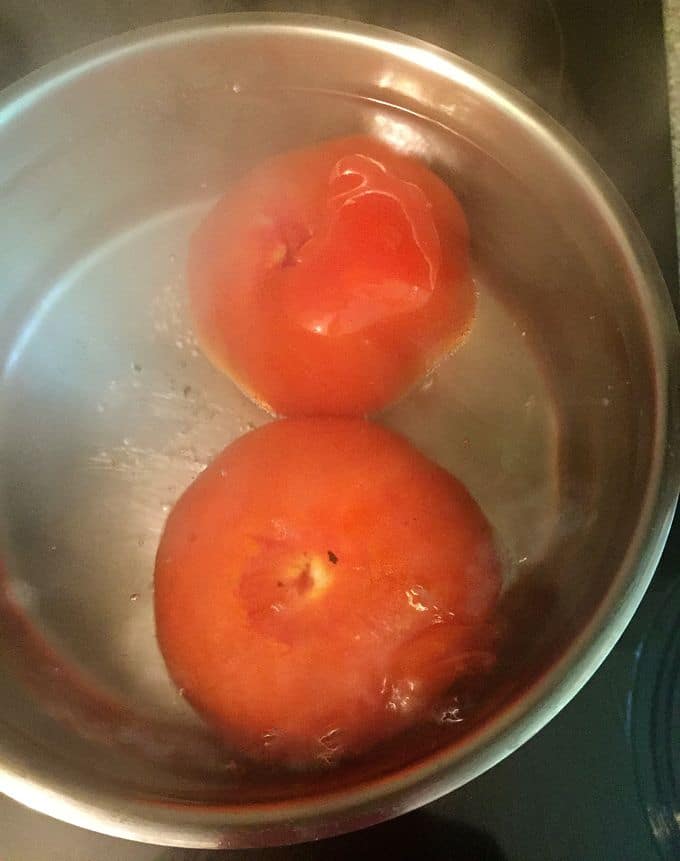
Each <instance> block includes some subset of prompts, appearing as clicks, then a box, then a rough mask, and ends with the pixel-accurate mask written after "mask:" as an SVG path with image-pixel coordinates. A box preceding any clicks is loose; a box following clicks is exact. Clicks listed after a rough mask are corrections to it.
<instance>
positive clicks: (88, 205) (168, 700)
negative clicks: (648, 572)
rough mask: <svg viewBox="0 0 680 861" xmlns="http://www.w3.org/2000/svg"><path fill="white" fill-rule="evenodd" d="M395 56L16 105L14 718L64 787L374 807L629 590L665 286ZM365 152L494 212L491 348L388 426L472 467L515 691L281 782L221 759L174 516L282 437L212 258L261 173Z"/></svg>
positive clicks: (9, 293) (103, 65) (266, 27)
mask: <svg viewBox="0 0 680 861" xmlns="http://www.w3.org/2000/svg"><path fill="white" fill-rule="evenodd" d="M383 39H384V37H383V36H380V37H377V36H372V37H370V38H369V37H367V36H366V37H355V36H352V35H347V34H345V35H342V34H341V33H340V32H339V31H334V30H333V29H328V28H323V27H321V26H319V25H308V26H288V27H285V26H283V25H281V24H261V25H259V26H253V25H250V26H246V25H244V24H243V25H234V26H231V27H228V26H225V25H224V24H223V23H220V24H218V23H215V24H214V25H212V26H205V25H203V26H195V27H194V26H186V27H184V28H175V29H174V30H173V29H170V30H167V31H164V33H163V34H161V35H156V36H150V37H148V38H146V39H143V38H140V39H138V40H137V41H131V42H130V43H129V45H128V47H127V48H122V47H115V46H114V47H113V48H111V49H110V50H109V51H108V52H107V51H104V52H103V53H101V54H98V55H95V54H91V55H89V57H86V58H85V59H82V60H80V61H78V63H77V64H76V65H75V66H74V67H73V68H72V69H71V70H70V71H62V72H61V73H60V74H55V75H54V76H53V77H52V79H51V81H50V82H49V83H47V82H45V79H43V80H42V83H40V84H37V85H36V89H34V90H32V91H30V92H29V93H28V94H26V93H24V94H23V95H21V97H17V98H16V99H15V100H14V101H11V102H9V103H8V104H7V105H6V106H5V108H3V109H2V110H3V111H4V114H5V116H4V119H5V120H6V121H5V124H4V128H3V130H2V131H1V132H0V164H1V165H2V168H1V174H0V197H1V199H2V202H3V209H4V211H5V212H9V213H11V218H7V219H6V220H5V223H4V225H3V231H2V237H1V238H0V242H1V243H2V258H3V261H4V266H3V268H4V280H3V286H2V290H1V291H0V365H1V367H2V377H1V388H0V399H1V408H0V506H1V513H2V518H1V522H2V559H3V568H4V571H3V574H2V599H1V600H2V611H3V612H2V617H3V618H2V638H3V655H2V661H3V670H2V673H3V684H2V686H1V687H0V723H1V724H2V725H3V726H4V728H5V730H6V737H10V736H11V737H12V738H16V739H19V738H20V739H21V745H22V747H21V750H22V751H24V753H22V754H21V755H22V756H25V757H28V756H29V753H28V751H30V755H31V757H33V759H34V760H35V761H36V762H38V761H39V762H41V763H42V765H41V768H42V769H43V770H44V771H45V772H47V771H50V770H51V771H53V772H54V773H58V772H59V770H60V769H62V768H69V769H71V770H72V771H73V773H81V774H83V773H86V774H87V777H82V780H85V781H90V782H92V784H93V785H94V784H96V783H99V784H103V783H106V785H107V786H110V787H113V788H114V789H115V791H118V790H117V789H116V787H118V788H120V787H122V790H121V791H125V792H126V793H128V794H134V795H136V796H137V797H139V798H144V799H150V800H151V801H154V802H167V801H168V800H170V799H174V800H175V801H180V802H185V801H194V802H198V801H202V802H210V803H227V804H241V803H243V802H245V801H254V800H258V801H262V800H281V799H285V798H288V799H290V798H300V797H304V796H309V795H312V794H315V793H318V792H319V791H321V790H323V789H337V788H339V787H348V786H353V787H354V786H357V785H358V784H360V783H361V782H363V781H365V780H366V779H367V778H373V777H377V776H381V775H386V774H391V773H393V772H395V771H397V770H399V769H401V768H403V767H405V766H407V765H411V764H413V763H417V762H419V761H421V760H422V759H423V758H424V757H426V756H429V755H431V754H432V753H434V752H437V751H441V750H443V749H445V748H446V749H454V750H461V751H462V750H464V749H465V745H466V744H467V742H468V740H469V739H470V738H471V736H472V735H473V731H474V730H475V729H476V728H477V727H479V726H480V724H481V723H483V722H485V721H488V720H490V719H493V716H494V715H496V714H498V712H499V711H500V710H502V708H503V707H504V705H506V704H508V703H510V702H512V701H513V700H515V699H516V698H517V697H519V696H522V695H523V693H524V692H525V691H526V690H527V688H528V687H531V686H532V685H534V684H536V683H537V682H538V681H539V679H540V678H541V677H542V674H543V673H544V672H545V670H546V668H547V667H549V666H550V664H551V663H552V662H553V661H554V660H555V659H556V658H557V657H558V656H559V655H560V654H562V653H563V652H564V650H565V648H566V647H567V646H568V645H569V644H570V643H571V642H572V641H573V640H574V638H575V637H576V636H577V634H578V633H579V632H580V631H581V630H582V629H583V628H584V627H585V625H586V624H587V623H588V621H589V619H590V618H591V617H592V615H593V614H594V613H595V612H596V610H597V608H598V607H599V606H600V605H601V603H602V601H603V600H604V599H605V596H607V595H608V594H609V593H610V591H611V589H612V588H614V586H615V578H616V576H617V571H618V568H619V564H620V562H621V560H622V558H623V555H624V553H625V551H626V549H627V547H628V544H629V541H630V537H631V535H632V534H633V531H634V529H635V528H636V526H637V523H638V520H639V517H640V512H641V507H642V503H643V497H644V493H645V490H646V488H647V485H648V482H649V480H650V468H651V463H652V451H653V443H654V440H655V437H656V435H657V434H658V422H659V404H658V402H657V401H658V395H657V392H656V388H655V385H656V384H655V373H656V369H655V367H654V362H653V358H652V355H653V354H652V348H651V346H650V343H651V341H650V333H649V327H648V322H647V319H646V315H647V314H648V308H647V307H646V306H645V301H644V298H641V296H640V292H639V291H640V283H639V279H638V273H636V271H635V270H634V268H631V266H630V263H629V260H628V258H627V257H626V255H625V254H624V253H623V252H622V250H621V247H620V244H619V237H618V234H617V229H616V225H613V226H612V223H611V222H610V221H609V220H608V219H607V218H605V217H604V216H603V208H602V205H601V201H599V198H598V197H597V192H596V190H595V189H593V188H591V187H590V186H589V184H588V181H587V177H585V178H584V176H583V175H581V174H580V173H579V168H578V166H577V165H575V164H574V163H573V162H572V161H571V159H570V158H569V157H568V156H565V155H564V153H562V152H561V150H560V147H559V146H558V143H557V142H556V140H555V139H554V138H552V137H551V136H550V135H546V133H545V132H544V131H543V130H542V129H541V128H540V127H539V126H538V125H536V124H535V122H534V120H533V119H532V117H531V116H530V114H528V113H526V112H524V109H519V108H517V107H513V106H512V105H511V104H510V103H508V102H506V101H505V100H504V97H503V96H499V95H498V94H495V93H494V91H493V89H492V88H490V87H489V85H487V84H486V83H484V82H483V81H482V80H481V79H478V78H476V77H475V75H474V74H473V73H472V72H471V71H470V69H469V68H467V67H461V68H460V69H459V71H458V72H457V73H456V74H453V73H452V71H451V69H452V68H453V67H449V66H448V65H447V63H446V62H445V61H444V60H443V59H442V58H441V57H440V56H439V55H437V54H436V53H431V54H428V53H427V52H425V51H422V52H421V49H419V48H417V47H413V45H410V44H408V43H403V44H401V43H397V47H398V50H396V49H394V48H393V47H390V44H389V43H388V42H387V41H383ZM400 45H401V47H400ZM445 66H446V68H444V67H445ZM64 68H66V67H62V69H64ZM354 132H365V133H369V134H372V135H375V136H378V137H380V138H382V139H384V140H386V141H388V142H390V143H391V144H392V145H394V146H395V147H397V148H399V149H402V150H404V151H406V152H411V153H414V154H417V155H418V156H420V157H422V158H423V159H425V160H427V161H428V162H429V163H431V165H432V166H433V168H434V169H435V170H436V171H437V172H439V173H440V175H441V176H442V177H443V178H444V179H445V180H446V181H447V182H449V183H450V184H451V186H452V187H453V188H454V189H455V191H456V193H457V194H458V195H459V197H460V199H461V201H462V203H463V206H464V208H465V211H466V213H467V215H468V219H469V222H470V227H471V233H472V242H473V255H474V266H475V277H476V279H477V284H478V289H479V297H480V298H479V310H478V315H477V319H476V322H475V324H474V328H473V331H472V333H471V335H470V337H469V339H468V340H467V341H466V343H465V344H464V345H463V346H462V347H461V348H460V349H459V350H458V352H456V353H455V354H454V355H453V356H452V357H450V358H449V359H447V360H446V361H445V362H443V363H442V364H441V365H440V367H439V368H438V369H437V370H436V371H435V372H434V373H433V374H432V376H431V377H430V378H428V379H427V380H426V381H425V382H424V383H423V384H422V386H420V387H419V388H418V389H417V390H416V391H414V392H412V393H411V394H410V395H409V396H408V397H407V398H406V399H405V400H403V401H402V402H400V403H398V404H396V405H395V406H393V407H391V408H390V409H388V410H387V411H386V412H385V413H384V414H383V415H381V416H380V417H379V419H378V420H379V421H381V422H384V423H385V424H387V425H389V426H391V427H393V428H395V429H397V430H399V431H401V432H402V433H404V434H406V435H407V436H408V437H409V438H410V439H411V440H412V441H413V442H415V443H416V445H418V446H419V447H420V448H421V449H422V450H423V451H424V452H426V453H427V454H428V455H429V456H431V457H432V458H434V459H435V460H437V461H439V462H440V463H441V464H442V465H444V466H445V467H446V468H448V469H450V470H451V471H452V472H454V473H455V474H457V475H458V476H459V477H460V478H461V479H462V480H463V481H464V482H465V483H466V484H467V485H468V487H469V488H470V490H471V492H472V493H473V495H474V496H475V497H476V498H477V499H478V501H479V502H480V504H481V506H482V508H483V509H484V510H485V512H486V514H487V516H488V517H489V519H490V520H491V521H492V523H493V524H494V526H495V528H496V530H497V533H498V536H499V541H500V543H501V545H502V547H503V548H504V552H505V554H506V557H507V563H508V564H507V578H506V589H505V595H504V599H503V612H504V613H505V614H506V616H507V617H508V619H509V620H510V623H511V626H512V630H513V631H514V635H513V637H512V639H511V646H510V647H509V648H508V651H507V654H506V655H505V657H504V658H503V660H502V661H501V664H500V666H499V668H498V671H497V673H496V675H495V676H494V678H493V681H492V682H490V683H488V684H487V685H485V687H484V689H483V690H473V691H468V692H466V694H465V696H464V697H463V698H462V700H460V699H459V700H458V701H456V702H455V703H452V704H453V705H455V706H456V707H457V708H458V709H459V711H458V712H456V719H455V720H452V719H451V712H449V713H447V714H439V715H433V716H432V720H431V721H430V722H429V723H428V724H427V725H424V726H421V727H419V728H417V729H416V730H414V731H413V732H411V733H410V734H409V735H408V736H407V737H406V738H401V739H398V740H397V741H396V742H395V743H393V744H390V745H387V746H385V747H384V748H381V749H380V750H378V751H375V752H373V753H372V754H371V755H370V756H367V757H366V758H365V759H363V760H362V761H357V762H352V763H348V764H346V765H344V766H342V767H340V768H338V769H335V770H333V771H331V772H328V773H326V772H319V773H315V774H312V775H305V774H296V775H291V774H285V773H280V774H279V773H275V772H272V771H267V772H265V771H259V770H258V769H256V768H254V767H252V766H248V765H247V764H244V763H242V762H241V761H240V760H239V758H238V756H237V755H236V754H235V752H234V751H230V750H227V749H225V748H224V747H222V746H220V745H218V744H217V743H216V741H215V740H214V739H213V737H212V736H211V734H210V732H209V730H208V729H207V728H206V727H205V726H204V725H203V724H202V722H201V721H200V720H199V719H198V718H197V717H196V716H195V715H194V714H193V713H192V711H191V710H190V709H189V707H188V706H187V705H186V703H185V702H184V701H183V700H182V698H181V697H180V696H179V694H178V693H177V691H176V690H175V689H174V687H173V685H172V684H171V683H170V681H169V679H168V676H167V673H166V671H165V668H164V665H163V662H162V659H161V657H160V654H159V652H158V648H157V646H156V642H155V636H154V622H153V603H152V597H153V596H152V574H153V561H154V553H155V548H156V544H157V541H158V538H159V535H160V530H161V528H162V525H163V522H164V518H165V516H166V513H167V511H168V509H169V507H170V506H171V505H172V504H173V502H174V500H175V499H176V498H177V496H178V495H179V494H180V493H181V491H182V490H183V489H184V488H185V487H186V486H187V484H188V483H189V482H190V481H191V480H192V479H193V478H194V477H195V476H196V475H197V474H198V472H199V471H200V470H201V469H202V468H203V467H204V466H205V464H206V463H207V462H208V461H209V460H210V459H211V458H212V457H213V455H214V454H215V453H216V452H217V451H219V450H220V449H221V448H222V447H224V446H225V445H226V444H227V443H228V442H230V441H231V440H233V439H234V438H235V437H236V436H238V435H239V434H241V433H243V432H244V431H246V430H247V429H249V428H251V427H253V426H256V425H258V424H261V423H263V422H265V421H268V420H269V418H268V417H267V416H266V415H264V414H263V413H262V412H261V411H260V410H258V409H257V408H256V407H255V406H254V405H253V404H251V403H250V402H249V401H248V400H247V399H245V398H244V396H243V395H242V394H241V393H240V392H239V391H238V390H237V389H236V388H235V387H234V386H233V385H232V384H231V383H230V381H229V380H228V379H226V378H225V377H223V376H221V375H220V374H218V373H217V372H216V371H215V370H213V368H212V367H211V366H210V365H209V364H208V362H207V361H206V359H205V358H204V357H203V355H202V354H201V353H200V352H199V350H198V348H197V345H196V342H195V340H194V337H193V335H192V332H191V329H190V325H189V321H188V317H187V313H186V301H185V290H184V286H185V285H184V266H185V258H186V250H187V240H188V237H189V235H190V233H191V231H192V230H193V228H194V227H195V226H196V225H197V223H198V222H199V220H200V219H201V217H202V216H203V214H204V213H205V212H206V211H207V209H208V208H209V207H210V205H211V203H212V202H213V201H214V200H215V199H216V197H217V196H219V195H220V194H221V193H223V192H224V191H225V190H226V189H227V188H228V187H229V184H230V182H232V181H233V180H234V178H236V177H238V176H239V175H240V174H242V173H243V172H244V171H245V170H246V169H247V168H248V167H249V166H250V165H252V164H255V163H256V162H257V161H258V160H259V159H261V158H262V157H264V156H266V155H268V154H269V153H273V152H279V151H281V150H285V149H286V148H289V147H294V146H296V145H306V144H309V143H312V142H314V141H318V140H322V139H323V138H326V137H329V136H334V135H344V134H348V133H354ZM244 672H248V668H247V667H244ZM447 715H448V716H447ZM459 717H461V718H462V720H459V719H458V718H459ZM17 744H18V742H17ZM15 749H19V748H15ZM17 755H18V754H17Z"/></svg>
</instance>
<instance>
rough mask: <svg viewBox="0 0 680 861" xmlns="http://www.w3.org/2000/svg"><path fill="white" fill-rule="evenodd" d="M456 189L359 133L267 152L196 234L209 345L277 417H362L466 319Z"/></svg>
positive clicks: (196, 273) (203, 334)
mask: <svg viewBox="0 0 680 861" xmlns="http://www.w3.org/2000/svg"><path fill="white" fill-rule="evenodd" d="M468 244H469V240H468V228H467V223H466V220H465V216H464V214H463V212H462V210H461V208H460V205H459V203H458V201H457V200H456V198H455V196H454V194H453V192H452V191H451V190H450V189H449V188H448V186H446V185H445V183H443V182H442V181H441V180H440V179H438V178H437V177H436V176H435V175H434V174H433V173H432V172H431V171H430V170H428V168H426V167H425V166H424V165H423V164H421V163H419V162H418V161H416V160H415V159H413V158H407V157H405V156H401V155H397V154H396V153H394V152H393V151H392V150H391V149H390V148H389V147H387V146H386V145H385V144H383V143H381V142H379V141H377V140H373V139H371V138H368V137H352V138H343V139H339V140H332V141H328V142H326V143H324V144H322V145H320V146H317V147H314V148H310V149H304V150H296V151H294V152H289V153H286V154H284V155H279V156H276V157H273V158H270V159H269V160H268V161H266V162H264V163H262V164H261V165H260V166H259V167H257V168H255V169H254V170H252V171H251V172H250V173H249V174H248V175H247V176H245V177H244V178H243V179H242V180H241V181H240V182H238V183H237V184H236V186H235V187H234V188H232V189H231V191H230V192H229V193H228V194H227V195H226V196H225V197H224V198H223V199H222V200H221V201H220V202H219V203H218V204H217V206H216V207H215V209H214V210H213V211H212V212H211V213H210V214H209V215H208V217H207V218H206V220H205V221H204V223H203V224H202V225H201V227H200V228H199V229H198V231H197V232H196V234H195V235H194V238H193V241H192V244H191V249H190V255H189V270H188V280H189V290H190V300H191V308H192V313H193V317H194V321H195V326H196V331H197V336H198V338H199V341H200V342H201V344H202V346H203V348H204V350H205V352H206V354H207V355H208V356H209V357H210V358H211V359H212V361H213V362H214V363H215V364H216V365H217V366H218V367H220V368H221V369H223V370H225V371H227V372H228V373H229V374H230V375H231V376H232V377H233V378H234V380H235V381H236V382H237V383H238V384H239V385H240V386H241V387H242V388H243V389H244V390H245V391H246V392H247V393H249V394H250V396H251V397H252V398H254V399H255V400H256V401H258V402H259V403H261V404H262V405H263V406H265V407H266V408H267V409H268V410H269V411H271V412H273V413H276V414H281V415H289V416H291V415H363V414H366V413H371V412H374V411H376V410H379V409H381V408H382V407H384V406H386V405H387V404H389V403H390V402H392V401H394V400H395V399H396V398H398V397H399V396H400V395H402V394H403V393H404V392H406V391H407V390H408V389H409V388H410V387H411V386H413V385H414V384H415V383H416V382H417V381H418V380H419V379H420V378H421V377H422V376H423V375H424V374H425V373H426V372H427V371H428V370H429V369H430V368H431V367H432V366H433V365H434V364H435V363H436V362H437V361H438V360H439V359H440V358H441V357H442V356H443V355H444V354H446V353H447V352H449V351H450V350H451V349H452V348H453V346H454V345H455V344H456V342H457V341H458V340H459V339H460V338H461V336H462V335H463V334H464V333H465V332H466V330H467V329H468V327H469V325H470V321H471V318H472V316H473V313H474V304H475V295H474V289H473V286H472V281H471V279H470V274H469V264H468Z"/></svg>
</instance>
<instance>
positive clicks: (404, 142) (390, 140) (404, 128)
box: [372, 113, 428, 156]
mask: <svg viewBox="0 0 680 861" xmlns="http://www.w3.org/2000/svg"><path fill="white" fill-rule="evenodd" d="M372 125H373V133H374V134H375V136H376V137H378V138H380V140H382V141H384V142H385V143H386V144H389V146H391V147H392V148H393V149H395V150H397V152H403V153H408V154H409V155H420V156H424V155H425V154H426V153H427V151H428V146H427V142H426V140H425V138H424V137H423V136H422V135H421V134H420V133H419V132H418V131H417V130H416V129H415V128H414V127H413V126H410V125H408V124H407V123H403V122H400V121H399V120H396V119H395V118H394V117H393V116H390V115H389V114H381V113H378V114H376V115H375V116H374V117H373V123H372Z"/></svg>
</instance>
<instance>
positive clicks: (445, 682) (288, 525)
mask: <svg viewBox="0 0 680 861" xmlns="http://www.w3.org/2000/svg"><path fill="white" fill-rule="evenodd" d="M500 585H501V576H500V564H499V560H498V556H497V553H496V551H495V548H494V540H493V535H492V531H491V528H490V526H489V524H488V523H487V521H486V519H485V517H484V515H483V514H482V512H481V511H480V509H479V507H478V506H477V504H476V503H475V502H474V500H473V499H472V498H471V496H470V495H469V493H468V492H467V490H466V489H465V488H464V487H463V485H462V484H461V483H460V482H458V481H457V480H456V479H455V478H453V477H452V476H451V475H450V474H448V473H447V472H446V471H445V470H443V469H441V468H440V467H439V466H437V465H436V464H434V463H432V462H430V461H429V460H427V458H425V457H424V456H423V455H421V454H420V453H419V452H418V451H417V450H416V449H415V448H414V447H413V446H411V445H410V444H409V443H408V442H407V441H406V440H405V439H403V438H402V437H400V436H398V435H396V434H394V433H392V432H390V431H387V430H385V429H383V428H381V427H379V426H377V425H374V424H371V423H369V422H366V421H364V420H361V419H353V418H315V419H286V420H281V421H277V422H273V423H271V424H268V425H265V426H264V427H261V428H259V429H257V430H255V431H252V432H251V433H248V434H246V435H245V436H243V437H241V438H239V439H237V440H236V441H235V442H233V443H232V444H231V445H229V446H228V447H227V448H226V449H224V451H223V452H222V453H221V454H220V455H218V456H217V458H216V459H215V460H214V461H213V462H212V463H211V464H210V465H209V466H208V468H207V469H206V470H205V471H204V472H203V473H201V475H199V476H198V478H197V479H196V480H195V481H194V482H193V484H192V485H191V486H190V487H189V488H188V489H187V490H186V492H185V493H184V495H183V496H182V497H181V498H180V499H179V501H178V502H177V504H176V505H175V507H174V508H173V510H172V512H171V513H170V515H169V517H168V521H167V523H166V525H165V529H164V532H163V536H162V538H161V542H160V546H159V549H158V554H157V557H156V568H155V610H156V622H157V635H158V642H159V644H160V647H161V651H162V653H163V656H164V658H165V661H166V664H167V666H168V669H169V672H170V674H171V676H172V678H173V679H174V681H175V683H176V684H177V686H178V687H180V688H182V689H183V691H184V693H185V696H186V698H187V699H188V701H189V702H190V703H191V704H192V705H193V706H194V707H195V708H196V710H197V711H198V712H199V713H200V714H202V715H203V716H205V718H206V719H207V720H208V722H209V723H211V724H212V725H213V727H214V728H215V729H216V731H217V732H218V733H220V734H221V735H222V736H223V737H224V738H225V740H226V741H227V742H228V743H229V744H230V745H233V746H234V747H235V748H237V749H238V750H240V751H241V752H243V753H244V754H245V755H246V756H248V757H251V758H254V759H257V760H260V761H265V762H271V763H279V764H286V765H289V766H294V767H305V768H306V767H316V766H318V767H322V766H323V767H325V766H328V765H332V764H334V763H335V762H337V761H339V760H340V759H343V758H345V757H349V756H353V755H356V754H358V753H361V752H362V751H365V750H368V749H369V748H371V747H372V746H374V745H375V744H377V743H379V742H380V741H383V740H385V739H388V738H390V737H391V736H393V735H395V734H396V733H398V732H399V731H401V730H403V729H405V728H407V727H409V726H411V725H412V724H414V723H416V722H417V721H419V720H421V719H423V717H424V716H426V715H427V714H428V710H431V709H432V707H433V704H434V703H435V701H436V700H437V698H438V697H440V696H441V695H442V694H443V693H444V692H445V691H446V690H448V689H449V688H450V686H451V685H452V684H456V682H458V681H459V680H460V679H461V678H462V677H463V676H465V675H469V674H479V673H484V672H486V671H488V669H489V668H490V667H491V666H492V665H493V663H494V659H495V651H496V639H495V628H494V621H493V612H494V608H495V605H496V602H497V598H498V594H499V590H500Z"/></svg>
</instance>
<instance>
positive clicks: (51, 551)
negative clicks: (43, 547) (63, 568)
mask: <svg viewBox="0 0 680 861" xmlns="http://www.w3.org/2000/svg"><path fill="white" fill-rule="evenodd" d="M56 549H57V545H56V544H51V545H50V553H54V551H55V550H56Z"/></svg>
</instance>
